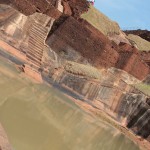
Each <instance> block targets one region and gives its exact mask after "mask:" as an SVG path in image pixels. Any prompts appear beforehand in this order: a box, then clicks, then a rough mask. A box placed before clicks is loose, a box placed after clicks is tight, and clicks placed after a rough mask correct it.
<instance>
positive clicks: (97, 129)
mask: <svg viewBox="0 0 150 150" xmlns="http://www.w3.org/2000/svg"><path fill="white" fill-rule="evenodd" d="M0 122H1V123H2V125H3V127H4V128H5V130H6V132H7V134H8V137H9V139H10V142H11V144H12V146H13V147H14V150H139V149H138V147H137V146H136V145H135V144H134V143H133V142H131V141H130V140H128V139H127V138H126V137H125V136H123V135H122V134H120V133H119V132H118V131H117V130H115V129H113V128H112V127H110V126H108V125H107V124H105V123H103V122H102V121H100V120H99V119H96V118H92V117H91V116H89V115H88V114H86V113H85V112H83V111H82V110H81V109H80V108H79V107H78V106H76V105H75V104H74V103H73V102H71V101H70V100H69V99H68V98H66V97H65V96H63V95H62V94H61V93H60V92H58V91H57V90H54V89H53V88H50V87H47V86H46V85H39V84H36V83H32V82H31V81H30V80H29V79H27V78H24V77H22V76H21V75H19V72H17V71H16V70H15V69H14V68H13V67H12V66H11V65H9V64H6V63H4V61H1V60H0Z"/></svg>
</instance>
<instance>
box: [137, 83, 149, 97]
mask: <svg viewBox="0 0 150 150" xmlns="http://www.w3.org/2000/svg"><path fill="white" fill-rule="evenodd" d="M135 87H136V88H137V89H139V90H140V91H142V92H143V93H145V94H147V95H149V96H150V85H148V84H144V83H140V84H137V85H135Z"/></svg>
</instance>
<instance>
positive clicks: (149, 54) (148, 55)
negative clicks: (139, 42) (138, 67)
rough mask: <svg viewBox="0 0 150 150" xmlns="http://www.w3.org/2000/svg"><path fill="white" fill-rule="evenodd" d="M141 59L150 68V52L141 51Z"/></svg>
mask: <svg viewBox="0 0 150 150" xmlns="http://www.w3.org/2000/svg"><path fill="white" fill-rule="evenodd" d="M140 55H141V58H142V59H143V60H144V61H145V62H146V63H147V64H148V65H149V67H150V51H141V52H140Z"/></svg>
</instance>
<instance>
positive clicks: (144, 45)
mask: <svg viewBox="0 0 150 150" xmlns="http://www.w3.org/2000/svg"><path fill="white" fill-rule="evenodd" d="M127 38H128V39H129V40H130V41H131V42H133V43H134V44H136V45H137V47H138V49H139V50H141V51H143V50H145V51H149V50H150V42H148V41H146V40H144V39H142V38H141V37H139V36H137V35H133V34H129V35H128V36H127Z"/></svg>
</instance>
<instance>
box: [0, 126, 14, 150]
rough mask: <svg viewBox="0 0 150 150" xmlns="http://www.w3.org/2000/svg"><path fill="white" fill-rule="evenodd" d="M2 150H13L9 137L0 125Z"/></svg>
mask: <svg viewBox="0 0 150 150" xmlns="http://www.w3.org/2000/svg"><path fill="white" fill-rule="evenodd" d="M0 150H12V147H11V145H10V143H9V141H8V137H7V135H6V133H5V131H4V129H3V127H2V125H1V124H0Z"/></svg>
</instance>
